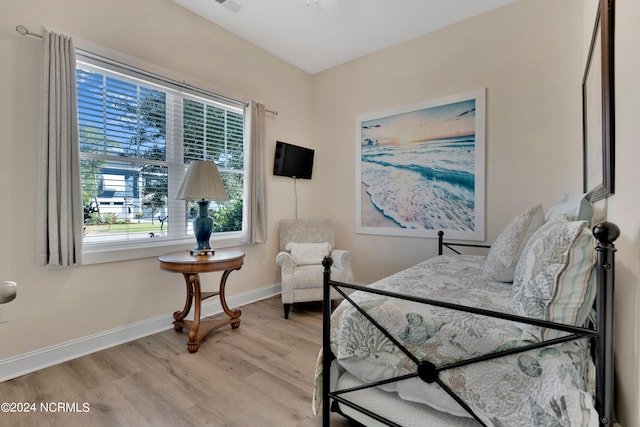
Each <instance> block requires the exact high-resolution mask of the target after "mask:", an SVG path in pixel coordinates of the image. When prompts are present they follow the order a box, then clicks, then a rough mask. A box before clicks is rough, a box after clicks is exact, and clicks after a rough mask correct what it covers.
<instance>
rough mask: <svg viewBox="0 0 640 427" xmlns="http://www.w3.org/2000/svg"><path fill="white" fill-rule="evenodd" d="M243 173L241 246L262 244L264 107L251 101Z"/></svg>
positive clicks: (247, 108) (264, 218) (264, 227)
mask: <svg viewBox="0 0 640 427" xmlns="http://www.w3.org/2000/svg"><path fill="white" fill-rule="evenodd" d="M244 137H245V140H246V141H248V144H247V148H246V150H245V157H244V160H245V167H246V168H247V171H246V173H245V176H246V180H247V182H246V183H245V186H244V203H243V205H242V224H243V226H242V236H241V238H240V241H241V242H242V243H264V242H265V241H266V240H267V212H266V204H265V195H264V179H265V178H264V145H265V108H264V105H262V104H260V103H257V102H254V101H251V102H250V103H249V104H248V105H247V106H245V129H244Z"/></svg>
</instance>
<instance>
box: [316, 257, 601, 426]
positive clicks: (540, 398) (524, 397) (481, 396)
mask: <svg viewBox="0 0 640 427" xmlns="http://www.w3.org/2000/svg"><path fill="white" fill-rule="evenodd" d="M485 260H486V258H485V257H484V256H477V255H444V256H440V257H436V258H432V259H429V260H427V261H424V262H421V263H419V264H417V265H415V266H413V267H410V268H408V269H406V270H403V271H401V272H399V273H396V274H394V275H392V276H389V277H387V278H384V279H382V280H380V281H378V282H376V283H374V284H372V285H370V286H369V287H370V288H374V289H382V290H388V291H394V292H399V293H403V294H409V295H413V296H418V297H423V298H429V299H432V300H437V301H442V302H450V303H454V304H460V305H464V306H468V307H477V308H482V309H487V310H491V311H495V312H501V313H508V314H515V311H514V304H513V285H512V284H510V283H504V282H498V281H492V280H489V279H487V278H486V277H485V275H484V273H483V271H484V268H485ZM350 298H351V299H352V300H353V301H354V302H356V303H357V304H358V305H359V306H361V307H362V308H363V309H364V310H365V311H366V312H367V313H368V314H369V315H370V316H371V317H373V318H374V319H375V320H376V321H377V322H379V323H380V324H381V325H382V326H383V327H384V328H385V329H386V330H387V331H388V332H389V333H390V334H391V335H392V336H393V337H394V338H395V339H397V340H398V341H399V342H400V343H402V345H403V346H405V347H406V348H407V349H408V350H410V351H411V353H412V354H414V355H415V356H416V357H417V359H418V360H428V361H430V362H432V363H434V364H435V365H437V366H442V365H446V364H450V363H454V362H458V361H463V360H466V359H470V358H473V357H478V356H482V355H485V354H489V353H494V352H497V351H502V350H506V349H510V348H516V347H521V346H522V345H527V344H531V343H536V342H540V341H542V340H543V339H544V337H543V331H544V329H542V328H541V327H538V326H532V325H526V324H522V323H515V322H513V321H508V320H502V319H497V318H491V317H487V316H480V315H477V314H472V313H468V312H461V311H454V310H450V309H446V308H441V307H436V306H432V305H425V304H421V303H418V302H411V301H401V300H399V299H397V298H391V297H387V296H383V295H376V294H370V293H366V292H362V291H356V292H354V293H352V294H351V295H350ZM561 334H566V333H564V332H562V333H561ZM330 344H331V350H332V352H333V354H334V355H335V358H336V360H335V362H334V363H335V364H336V366H337V370H338V371H339V372H341V373H348V374H349V375H350V376H352V377H354V378H355V379H357V380H359V381H363V382H372V381H379V380H383V379H387V378H393V377H396V376H398V375H404V374H409V373H411V372H415V370H416V365H415V363H414V361H412V360H411V358H409V357H407V355H406V354H405V353H404V352H402V351H400V350H399V349H398V347H397V346H395V345H394V344H393V343H392V342H391V341H390V340H389V339H388V338H386V337H385V336H384V335H383V334H381V333H380V331H379V330H378V329H376V328H375V327H374V326H373V325H372V324H371V323H370V322H369V321H368V320H367V319H366V318H365V317H364V316H363V315H362V314H361V313H360V312H359V311H358V310H356V309H355V308H354V307H353V306H352V305H351V303H349V302H347V301H344V302H343V303H341V304H340V305H339V306H338V307H337V308H336V310H335V311H334V313H333V315H332V316H331V335H330ZM321 372H322V365H321V358H320V359H319V363H318V366H317V370H316V378H317V380H318V382H317V387H316V390H315V392H316V395H315V402H316V403H319V401H320V399H319V394H318V393H320V388H319V387H320V376H321ZM593 375H594V366H593V362H592V359H591V356H590V351H589V345H588V343H587V340H586V339H580V340H576V341H569V342H565V343H562V344H557V345H554V346H552V347H551V346H550V347H543V348H538V349H535V350H531V351H527V352H524V353H519V354H514V355H509V356H505V357H500V358H497V359H492V360H487V361H483V362H480V363H476V364H471V365H466V366H462V367H457V368H454V369H449V370H445V371H441V372H440V375H439V378H440V379H441V380H442V381H443V383H444V384H446V385H447V386H448V387H449V388H450V389H451V390H452V391H453V392H454V393H455V394H456V395H457V396H459V397H460V398H461V399H462V400H463V401H465V402H466V403H467V404H469V405H470V407H471V408H472V409H473V411H474V413H475V414H476V415H477V416H478V417H479V418H480V419H481V420H482V421H483V422H484V423H485V424H487V425H494V426H549V427H551V426H554V427H555V426H565V425H568V424H567V422H568V420H571V425H579V426H597V425H598V414H597V412H596V411H595V409H594V405H593V393H594V390H593ZM382 389H383V390H385V391H387V392H392V393H396V394H397V395H398V396H400V397H401V398H402V399H403V400H407V401H410V402H417V403H424V404H428V405H430V406H431V407H432V408H435V409H437V410H439V411H443V412H446V413H449V414H452V415H455V416H461V417H468V416H469V414H468V413H467V412H466V411H465V410H464V409H463V408H462V407H461V406H460V405H459V404H458V403H457V402H456V401H455V400H454V399H453V398H452V397H450V396H449V395H448V394H447V393H445V392H444V391H443V390H442V388H440V387H439V386H438V385H437V384H436V383H432V384H427V383H425V382H423V381H422V380H420V379H419V378H417V377H414V378H410V379H407V380H402V381H397V382H391V383H389V384H386V385H385V386H383V387H382ZM523 391H524V393H523Z"/></svg>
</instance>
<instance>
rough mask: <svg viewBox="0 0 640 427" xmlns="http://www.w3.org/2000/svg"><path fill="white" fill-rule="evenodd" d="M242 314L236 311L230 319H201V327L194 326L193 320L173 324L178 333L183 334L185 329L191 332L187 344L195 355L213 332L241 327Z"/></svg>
mask: <svg viewBox="0 0 640 427" xmlns="http://www.w3.org/2000/svg"><path fill="white" fill-rule="evenodd" d="M241 314H242V312H241V311H240V310H236V311H235V312H234V315H235V317H231V318H228V319H218V318H214V319H200V322H199V325H195V326H194V321H193V320H187V319H182V320H175V321H174V322H173V329H174V330H175V331H176V332H182V330H183V329H187V330H188V331H189V341H188V342H187V350H189V353H195V352H196V351H198V348H199V347H200V342H201V341H202V340H203V339H204V338H205V337H206V336H207V335H209V334H210V333H211V332H213V331H215V330H216V329H220V328H222V327H223V326H227V325H231V328H232V329H237V328H238V327H240V315H241Z"/></svg>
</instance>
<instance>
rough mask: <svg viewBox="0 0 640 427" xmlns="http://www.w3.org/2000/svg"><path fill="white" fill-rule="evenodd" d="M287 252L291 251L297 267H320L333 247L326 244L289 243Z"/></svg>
mask: <svg viewBox="0 0 640 427" xmlns="http://www.w3.org/2000/svg"><path fill="white" fill-rule="evenodd" d="M286 250H288V251H289V253H290V254H291V257H292V258H293V263H294V264H295V265H312V264H317V265H320V264H321V263H322V259H323V258H324V257H325V256H327V255H329V252H331V245H330V244H329V243H328V242H324V243H296V242H289V243H287V246H286Z"/></svg>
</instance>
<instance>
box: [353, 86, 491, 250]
mask: <svg viewBox="0 0 640 427" xmlns="http://www.w3.org/2000/svg"><path fill="white" fill-rule="evenodd" d="M356 147H357V148H356V198H355V199H356V232H357V233H364V234H379V235H392V236H409V237H434V238H435V237H437V233H438V231H439V230H442V231H444V232H445V236H447V237H448V238H451V239H461V240H484V222H485V219H484V182H485V171H484V164H485V89H484V88H483V89H478V90H474V91H470V92H465V93H460V94H457V95H452V96H447V97H443V98H438V99H432V100H428V101H424V102H421V103H418V104H413V105H407V106H403V107H398V108H393V109H389V110H385V111H380V112H377V113H370V114H363V115H361V116H358V117H357V118H356Z"/></svg>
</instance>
